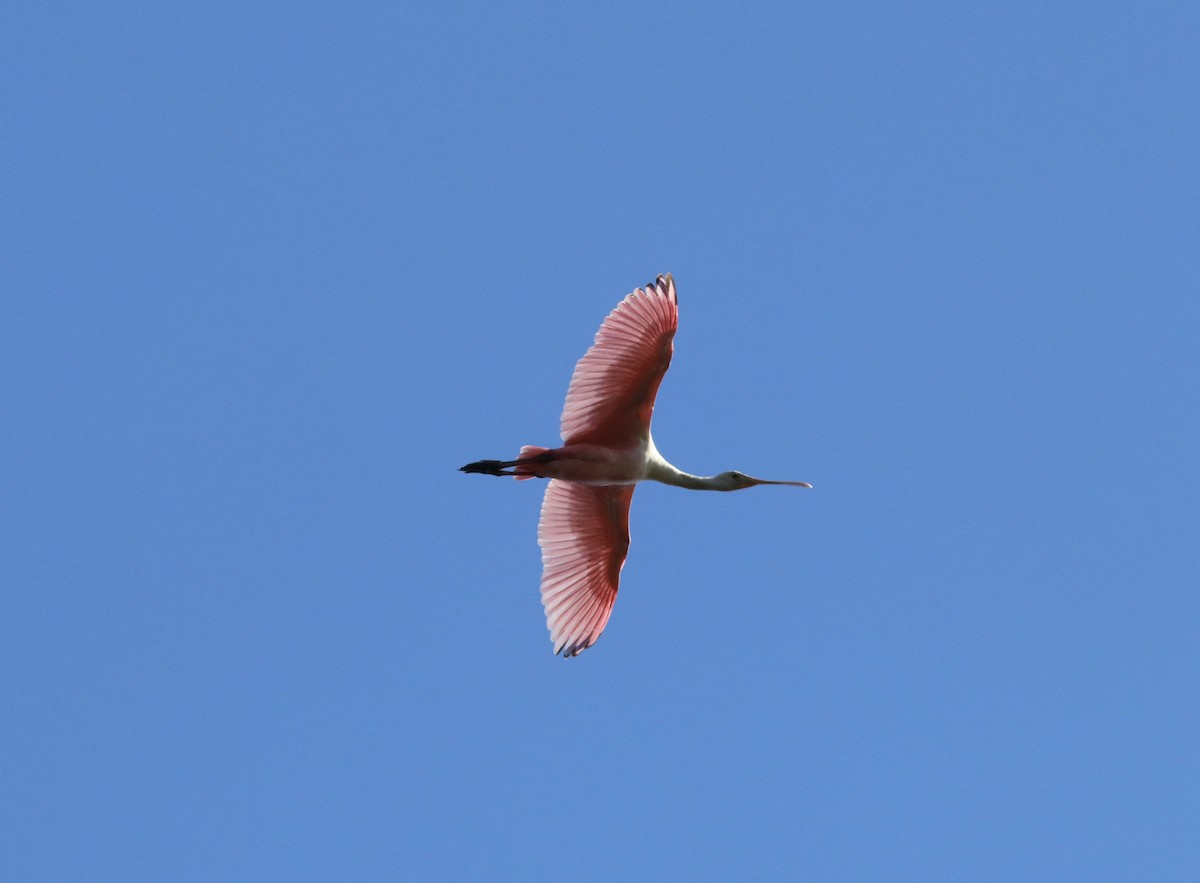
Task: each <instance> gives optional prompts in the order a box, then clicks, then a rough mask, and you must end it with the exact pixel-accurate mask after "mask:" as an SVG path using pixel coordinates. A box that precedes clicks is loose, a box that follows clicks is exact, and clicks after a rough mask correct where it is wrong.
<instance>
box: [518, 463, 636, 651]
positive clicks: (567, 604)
mask: <svg viewBox="0 0 1200 883" xmlns="http://www.w3.org/2000/svg"><path fill="white" fill-rule="evenodd" d="M633 488H634V485H632V484H622V485H605V486H603V487H593V486H591V485H586V484H575V483H574V482H569V481H558V480H554V481H551V482H550V485H549V487H547V488H546V496H545V499H543V500H542V518H541V521H540V522H538V545H540V546H541V547H542V606H543V607H544V608H546V627H547V628H549V629H550V640H551V641H552V642H553V643H554V652H555V653H561V654H562V655H563V656H576V655H578V654H579V653H580V652H582V651H584V650H586V649H587V648H588V647H590V646H592V645H593V644H595V643H596V639H597V638H599V637H600V633H601V632H602V631H604V626H605V625H606V624H607V623H608V617H609V615H610V614H611V613H612V609H613V603H614V602H615V601H616V600H617V581H618V580H619V579H620V578H621V567H622V566H624V564H625V553H626V552H627V551H628V550H629V503H630V501H631V500H632V499H633Z"/></svg>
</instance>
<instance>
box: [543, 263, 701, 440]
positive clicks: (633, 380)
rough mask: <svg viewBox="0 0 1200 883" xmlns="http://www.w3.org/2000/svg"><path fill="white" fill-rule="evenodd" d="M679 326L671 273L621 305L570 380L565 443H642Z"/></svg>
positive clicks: (604, 326) (604, 325)
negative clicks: (640, 440)
mask: <svg viewBox="0 0 1200 883" xmlns="http://www.w3.org/2000/svg"><path fill="white" fill-rule="evenodd" d="M678 327H679V301H678V298H677V297H676V294H675V280H674V279H672V278H671V274H669V273H668V274H667V275H665V276H659V277H658V279H657V280H656V281H655V282H654V283H653V284H652V285H647V286H646V287H645V288H638V289H636V290H635V291H633V292H631V293H630V294H629V295H628V296H626V298H625V299H624V300H623V301H621V302H620V303H619V304H617V307H616V309H614V310H613V311H612V312H611V313H609V314H608V318H606V319H605V320H604V324H602V325H601V326H600V330H599V331H597V332H596V340H595V343H593V344H592V346H591V348H590V349H589V350H588V351H587V352H586V353H585V354H584V356H583V358H582V359H580V360H579V363H578V364H577V365H576V366H575V373H574V374H572V375H571V385H570V386H569V387H568V388H567V401H566V404H565V405H564V406H563V413H562V437H563V441H565V442H566V443H567V444H580V443H590V444H604V445H614V446H618V447H624V446H627V445H630V444H632V443H633V442H635V441H636V440H637V439H639V438H644V437H645V436H646V435H647V434H648V433H649V432H650V418H651V416H652V415H653V413H654V397H655V396H656V395H657V394H658V387H659V384H661V383H662V379H663V375H664V374H666V372H667V368H668V367H669V366H670V364H671V354H672V352H673V350H674V345H673V344H672V342H671V341H672V339H673V338H674V337H675V330H676V329H677V328H678Z"/></svg>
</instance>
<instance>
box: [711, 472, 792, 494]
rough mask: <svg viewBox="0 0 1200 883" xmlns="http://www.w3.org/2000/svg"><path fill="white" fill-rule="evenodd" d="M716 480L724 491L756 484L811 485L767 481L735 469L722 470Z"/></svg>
mask: <svg viewBox="0 0 1200 883" xmlns="http://www.w3.org/2000/svg"><path fill="white" fill-rule="evenodd" d="M717 481H718V482H719V483H720V485H721V490H724V491H740V490H742V489H743V488H748V487H754V486H755V485H756V484H786V485H789V486H791V487H806V488H811V487H812V485H811V484H809V483H808V482H807V481H768V480H767V479H765V478H753V477H751V476H749V475H747V474H746V473H744V472H738V471H737V470H733V471H731V472H722V473H721V474H720V475H718V476H717Z"/></svg>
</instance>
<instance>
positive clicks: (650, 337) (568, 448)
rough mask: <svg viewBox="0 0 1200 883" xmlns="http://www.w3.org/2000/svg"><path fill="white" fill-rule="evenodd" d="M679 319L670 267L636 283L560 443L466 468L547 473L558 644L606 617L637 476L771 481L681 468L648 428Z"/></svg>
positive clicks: (600, 337) (681, 482) (598, 352)
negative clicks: (666, 456) (640, 285)
mask: <svg viewBox="0 0 1200 883" xmlns="http://www.w3.org/2000/svg"><path fill="white" fill-rule="evenodd" d="M678 327H679V302H678V300H677V299H676V296H675V280H674V279H672V278H671V275H670V274H669V273H668V274H667V275H666V276H659V277H658V279H657V280H656V281H655V282H654V284H653V285H647V286H646V287H645V288H639V289H637V290H636V291H634V292H633V293H631V294H630V295H629V296H627V297H626V298H625V299H624V300H623V301H621V303H619V304H617V308H616V309H615V310H613V311H612V312H611V313H609V314H608V318H607V319H605V320H604V324H603V325H601V326H600V330H599V331H598V332H597V333H596V342H595V343H594V344H593V345H592V347H591V349H589V350H588V351H587V353H586V354H585V355H584V357H583V358H582V359H580V360H579V364H578V365H576V366H575V373H574V374H573V375H572V376H571V385H570V387H568V389H567V402H566V404H565V405H564V406H563V413H562V437H563V441H564V442H565V444H564V445H563V446H562V447H561V448H540V447H535V446H533V445H525V446H524V447H523V448H521V452H520V454H519V455H518V456H517V459H516V460H480V461H478V462H476V463H468V464H467V465H466V466H463V467H462V469H461V470H460V471H462V472H478V473H482V474H484V475H513V476H516V478H517V480H518V481H520V480H523V479H528V478H535V477H536V478H549V479H551V481H550V484H549V486H548V487H547V488H546V497H545V499H544V500H543V501H542V517H541V521H540V522H539V523H538V545H540V546H541V547H542V606H543V607H544V608H545V610H546V625H547V627H548V628H549V630H550V640H551V641H552V642H553V644H554V652H555V653H561V654H562V655H563V656H576V655H578V654H579V653H581V652H582V651H584V650H586V649H587V648H588V647H590V646H592V644H594V643H596V639H597V638H599V637H600V633H601V632H602V631H604V626H605V625H607V624H608V618H609V616H610V615H611V614H612V609H613V604H614V603H615V602H616V600H617V582H618V580H619V579H620V576H621V568H622V567H623V566H624V565H625V553H626V552H627V551H628V550H629V503H630V501H631V500H632V499H633V489H634V487H635V486H636V485H637V483H638V482H639V481H659V482H662V483H663V484H673V485H675V486H676V487H684V488H691V489H693V490H700V491H738V490H741V489H742V488H748V487H754V486H755V485H758V484H785V485H791V486H793V487H806V488H811V487H812V485H810V484H809V483H808V482H805V481H766V480H764V479H761V478H751V477H750V476H749V475H743V474H742V473H741V472H722V473H721V474H720V475H714V476H711V477H708V478H705V477H701V476H699V475H689V474H688V473H686V472H681V471H680V470H678V469H676V468H675V467H674V466H672V465H671V464H670V463H668V462H667V461H666V460H664V459H663V457H662V455H661V454H659V453H658V449H657V448H655V447H654V439H653V438H651V437H650V417H651V415H652V414H653V413H654V396H655V394H656V393H657V392H658V386H659V384H660V383H662V379H663V375H664V374H666V373H667V368H668V366H670V364H671V353H672V352H673V350H674V347H673V346H672V343H671V340H672V338H674V337H675V329H676V328H678Z"/></svg>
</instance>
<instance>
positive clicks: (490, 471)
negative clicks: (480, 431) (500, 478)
mask: <svg viewBox="0 0 1200 883" xmlns="http://www.w3.org/2000/svg"><path fill="white" fill-rule="evenodd" d="M553 459H554V458H553V457H552V456H550V452H549V451H546V452H545V453H543V454H538V455H537V456H536V457H527V458H526V459H524V460H477V461H475V462H474V463H468V464H467V465H466V466H460V467H459V469H458V471H459V472H477V473H479V474H481V475H517V474H519V473H517V472H515V471H513V467H514V466H527V465H529V464H530V463H549V462H550V461H551V460H553ZM506 470H507V471H506Z"/></svg>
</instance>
